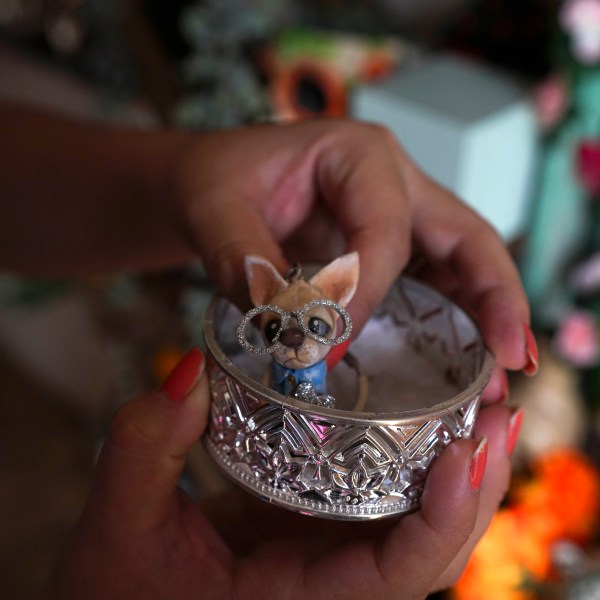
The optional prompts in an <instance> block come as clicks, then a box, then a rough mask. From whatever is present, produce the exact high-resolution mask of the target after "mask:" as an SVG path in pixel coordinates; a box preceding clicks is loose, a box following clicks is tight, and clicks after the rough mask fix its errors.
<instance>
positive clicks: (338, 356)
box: [325, 340, 351, 371]
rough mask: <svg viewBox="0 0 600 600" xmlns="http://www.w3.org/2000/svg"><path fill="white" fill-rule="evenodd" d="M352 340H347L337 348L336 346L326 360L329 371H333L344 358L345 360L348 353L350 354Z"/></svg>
mask: <svg viewBox="0 0 600 600" xmlns="http://www.w3.org/2000/svg"><path fill="white" fill-rule="evenodd" d="M350 341H351V340H346V341H345V342H342V343H341V344H338V345H337V346H334V347H333V348H332V349H331V350H330V351H329V354H327V358H326V359H325V361H326V364H327V370H328V371H331V369H333V367H335V366H336V365H337V364H338V363H339V362H340V360H342V358H344V356H345V354H346V352H348V346H349V345H350Z"/></svg>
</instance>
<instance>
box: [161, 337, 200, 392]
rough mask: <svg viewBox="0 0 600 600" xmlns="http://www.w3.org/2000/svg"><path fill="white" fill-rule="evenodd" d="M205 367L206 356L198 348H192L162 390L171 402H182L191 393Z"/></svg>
mask: <svg viewBox="0 0 600 600" xmlns="http://www.w3.org/2000/svg"><path fill="white" fill-rule="evenodd" d="M203 367H204V356H203V355H202V352H200V350H199V349H198V348H192V349H191V350H190V351H189V352H188V353H187V354H186V355H185V356H184V357H183V358H182V359H181V360H180V361H179V364H178V365H177V366H176V367H175V368H174V369H173V371H172V372H171V374H170V375H169V376H168V377H167V379H166V381H165V382H164V383H163V384H162V386H161V390H162V391H163V392H164V393H165V394H166V395H167V397H168V398H169V400H171V402H176V403H180V402H183V400H184V399H185V398H186V396H187V395H188V394H189V393H190V391H191V390H192V388H193V387H194V384H195V383H196V381H197V380H198V377H199V376H200V374H201V373H202V369H203Z"/></svg>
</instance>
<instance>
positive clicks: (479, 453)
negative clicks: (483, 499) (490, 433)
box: [469, 436, 488, 492]
mask: <svg viewBox="0 0 600 600" xmlns="http://www.w3.org/2000/svg"><path fill="white" fill-rule="evenodd" d="M487 453H488V441H487V438H486V437H485V436H484V437H483V438H481V441H480V442H479V445H478V446H477V449H476V450H475V452H474V453H473V458H472V459H471V469H470V471H469V483H470V484H471V489H472V490H473V491H474V492H476V491H478V490H479V486H480V485H481V480H482V479H483V474H484V473H485V465H486V463H487Z"/></svg>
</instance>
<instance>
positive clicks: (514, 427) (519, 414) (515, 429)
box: [506, 408, 523, 456]
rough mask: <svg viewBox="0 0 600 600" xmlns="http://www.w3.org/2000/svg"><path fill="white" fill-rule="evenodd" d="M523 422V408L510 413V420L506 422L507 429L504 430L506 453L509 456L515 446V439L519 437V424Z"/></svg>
mask: <svg viewBox="0 0 600 600" xmlns="http://www.w3.org/2000/svg"><path fill="white" fill-rule="evenodd" d="M522 423H523V409H522V408H518V409H517V410H515V412H514V413H513V414H512V415H511V417H510V420H509V422H508V431H507V432H506V453H507V454H508V456H510V455H511V454H512V453H513V451H514V449H515V446H516V445H517V440H518V439H519V432H520V431H521V424H522Z"/></svg>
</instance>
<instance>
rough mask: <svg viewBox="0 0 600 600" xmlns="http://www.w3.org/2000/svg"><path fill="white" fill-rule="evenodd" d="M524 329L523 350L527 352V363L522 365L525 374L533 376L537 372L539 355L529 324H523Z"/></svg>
mask: <svg viewBox="0 0 600 600" xmlns="http://www.w3.org/2000/svg"><path fill="white" fill-rule="evenodd" d="M524 330H525V352H526V354H527V364H526V365H525V367H523V373H525V375H529V376H533V375H535V374H536V373H537V372H538V368H539V356H538V348H537V342H536V341H535V337H534V336H533V332H532V331H531V328H530V327H529V325H524Z"/></svg>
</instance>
